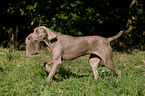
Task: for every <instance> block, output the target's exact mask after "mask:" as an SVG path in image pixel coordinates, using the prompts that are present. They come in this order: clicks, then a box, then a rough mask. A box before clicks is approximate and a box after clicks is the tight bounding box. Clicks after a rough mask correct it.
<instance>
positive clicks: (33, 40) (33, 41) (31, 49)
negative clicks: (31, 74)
mask: <svg viewBox="0 0 145 96" xmlns="http://www.w3.org/2000/svg"><path fill="white" fill-rule="evenodd" d="M46 36H48V37H47V38H48V40H49V41H50V40H52V39H54V38H55V37H56V36H55V34H54V33H53V32H52V31H51V30H50V29H48V28H46V27H45V26H41V27H37V28H35V29H34V32H33V33H31V34H30V35H29V36H28V37H27V38H26V40H25V43H26V56H27V57H31V56H32V55H33V54H39V53H40V52H39V42H41V41H43V40H44V38H45V37H46Z"/></svg>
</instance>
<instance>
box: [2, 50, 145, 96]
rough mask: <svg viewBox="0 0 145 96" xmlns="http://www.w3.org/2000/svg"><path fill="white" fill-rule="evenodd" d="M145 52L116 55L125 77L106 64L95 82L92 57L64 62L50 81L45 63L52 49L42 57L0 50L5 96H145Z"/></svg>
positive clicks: (99, 69)
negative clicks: (90, 60)
mask: <svg viewBox="0 0 145 96" xmlns="http://www.w3.org/2000/svg"><path fill="white" fill-rule="evenodd" d="M144 55H145V52H140V51H133V52H132V53H130V54H126V53H119V52H115V53H114V63H115V65H116V66H117V67H118V68H119V69H120V70H121V71H122V78H118V77H117V76H116V75H115V73H113V72H112V71H110V70H109V69H108V68H106V67H105V66H104V65H103V62H101V64H100V65H99V67H98V72H99V76H98V80H94V78H93V72H92V70H91V67H90V65H89V62H88V58H89V57H88V56H84V57H81V58H78V59H75V60H73V61H63V63H62V64H61V66H60V68H59V70H58V71H57V73H56V74H55V75H54V78H53V81H52V82H50V83H48V82H47V81H46V78H47V75H48V73H47V72H46V71H45V68H44V66H43V63H44V62H45V61H46V60H48V58H49V59H50V55H49V53H48V50H47V49H45V50H43V51H42V50H41V57H40V58H36V57H35V56H34V57H31V58H27V57H26V56H25V51H17V50H13V51H12V50H10V49H4V48H0V57H1V58H0V94H1V96H7V95H16V96H24V95H25V96H32V95H36V96H38V95H42V96H52V95H54V96H56V95H63V96H70V95H71V96H76V95H79V96H90V95H91V96H112V95H113V96H116V95H117V96H144V94H145V68H144V66H145V60H144Z"/></svg>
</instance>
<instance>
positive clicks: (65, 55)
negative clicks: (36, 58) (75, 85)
mask: <svg viewBox="0 0 145 96" xmlns="http://www.w3.org/2000/svg"><path fill="white" fill-rule="evenodd" d="M122 33H123V31H120V32H119V33H118V34H117V35H115V36H113V37H110V38H104V37H100V36H84V37H72V36H68V35H64V34H61V33H57V32H54V31H52V30H50V29H48V28H47V27H45V26H41V27H37V28H35V29H34V32H33V33H31V34H30V35H29V36H28V37H27V38H26V44H27V45H26V56H27V57H31V55H33V54H37V53H39V51H38V43H39V42H40V41H44V42H45V43H46V44H47V45H48V50H49V52H50V54H51V56H52V59H51V60H49V61H48V62H47V64H46V69H47V70H48V71H50V73H49V75H48V77H47V80H48V81H50V80H51V79H52V77H53V75H54V74H55V73H56V70H57V69H58V67H59V65H60V64H61V61H62V60H72V59H75V58H78V57H80V56H83V55H86V54H90V59H89V62H90V65H91V68H92V71H93V74H94V79H97V75H98V70H97V67H98V64H99V62H100V60H101V59H102V60H103V62H104V64H105V66H107V67H108V68H109V69H111V70H113V71H114V72H115V73H116V74H117V75H118V77H121V71H120V70H119V69H118V68H116V67H115V66H114V64H113V53H112V48H111V46H110V42H111V41H113V40H115V39H117V38H118V37H120V36H121V35H122ZM50 63H53V66H52V68H51V69H50V67H48V64H50Z"/></svg>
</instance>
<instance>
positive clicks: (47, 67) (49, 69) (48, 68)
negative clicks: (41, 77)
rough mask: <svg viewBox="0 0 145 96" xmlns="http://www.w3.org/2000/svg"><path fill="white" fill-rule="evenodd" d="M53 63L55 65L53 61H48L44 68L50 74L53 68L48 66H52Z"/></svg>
mask: <svg viewBox="0 0 145 96" xmlns="http://www.w3.org/2000/svg"><path fill="white" fill-rule="evenodd" d="M51 63H53V59H51V60H48V61H47V62H45V64H44V67H45V68H46V70H47V71H48V72H50V71H51V68H50V67H49V66H48V65H49V64H51Z"/></svg>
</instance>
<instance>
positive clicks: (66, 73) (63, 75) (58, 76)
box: [40, 65, 89, 81]
mask: <svg viewBox="0 0 145 96" xmlns="http://www.w3.org/2000/svg"><path fill="white" fill-rule="evenodd" d="M42 70H43V71H41V72H40V74H41V76H42V77H43V78H46V77H47V76H48V75H49V72H47V71H46V70H45V68H42ZM70 77H75V78H83V77H89V75H80V74H76V73H73V72H71V70H70V69H69V68H68V67H65V66H63V65H61V66H60V67H59V69H58V70H57V72H56V73H55V75H54V76H53V80H55V81H62V80H63V79H69V78H70Z"/></svg>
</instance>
